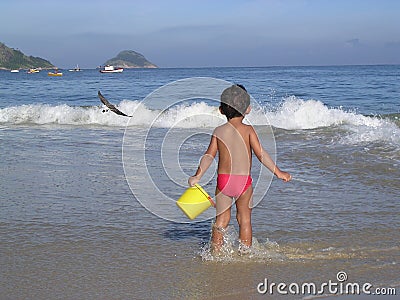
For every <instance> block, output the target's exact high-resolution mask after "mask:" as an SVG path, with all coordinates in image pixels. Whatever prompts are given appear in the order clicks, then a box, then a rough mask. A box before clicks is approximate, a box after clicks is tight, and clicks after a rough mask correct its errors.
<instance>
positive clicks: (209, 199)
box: [194, 184, 215, 207]
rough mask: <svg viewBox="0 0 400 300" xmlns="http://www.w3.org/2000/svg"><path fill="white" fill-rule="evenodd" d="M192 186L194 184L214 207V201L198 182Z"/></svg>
mask: <svg viewBox="0 0 400 300" xmlns="http://www.w3.org/2000/svg"><path fill="white" fill-rule="evenodd" d="M194 186H195V187H196V188H197V189H198V190H199V191H200V192H201V193H202V194H203V195H204V196H206V197H207V199H208V201H210V203H211V205H212V206H213V207H215V202H214V200H213V199H212V198H211V196H210V195H208V194H206V193H204V192H203V191H202V189H201V188H200V186H199V185H198V184H195V185H194Z"/></svg>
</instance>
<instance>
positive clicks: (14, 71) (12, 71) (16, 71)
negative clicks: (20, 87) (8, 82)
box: [11, 69, 19, 73]
mask: <svg viewBox="0 0 400 300" xmlns="http://www.w3.org/2000/svg"><path fill="white" fill-rule="evenodd" d="M11 73H19V70H17V69H15V70H11Z"/></svg>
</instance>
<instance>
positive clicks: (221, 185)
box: [217, 174, 253, 199]
mask: <svg viewBox="0 0 400 300" xmlns="http://www.w3.org/2000/svg"><path fill="white" fill-rule="evenodd" d="M252 182H253V179H252V178H251V176H250V175H235V174H218V177H217V187H218V189H219V190H220V191H221V192H222V193H223V194H224V195H226V196H229V197H234V198H236V199H237V198H239V197H240V196H241V195H242V194H243V193H244V192H245V191H247V189H248V188H249V186H251V183H252Z"/></svg>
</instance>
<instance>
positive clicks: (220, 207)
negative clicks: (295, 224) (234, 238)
mask: <svg viewBox="0 0 400 300" xmlns="http://www.w3.org/2000/svg"><path fill="white" fill-rule="evenodd" d="M219 110H220V112H221V113H222V114H223V115H225V116H226V118H227V120H228V121H227V122H226V123H225V124H223V125H221V126H219V127H217V128H216V129H215V130H214V132H213V135H212V137H211V141H210V144H209V146H208V149H207V151H206V152H205V154H204V156H203V157H202V158H201V160H200V164H199V167H198V169H197V172H196V174H195V175H194V176H192V177H190V178H189V180H188V183H189V185H190V186H193V185H195V184H196V183H198V182H199V180H200V179H201V177H202V176H203V175H204V173H205V172H206V171H207V169H208V167H209V166H210V165H211V163H212V161H213V160H214V158H215V156H216V154H217V152H218V177H217V187H216V191H215V195H216V209H217V217H216V220H215V224H214V226H213V228H212V236H211V250H212V251H213V252H218V251H219V250H220V248H221V246H222V244H223V241H224V232H225V229H226V227H227V226H228V224H229V221H230V218H231V209H230V208H231V205H232V199H233V198H234V199H235V200H236V210H237V214H236V219H237V222H238V224H239V254H245V253H248V252H249V251H250V247H251V244H252V227H251V210H252V206H253V205H252V196H253V187H252V178H251V176H250V170H251V157H252V152H254V154H255V155H256V156H257V158H258V159H259V160H260V162H261V163H262V164H263V165H264V166H266V167H267V168H268V169H269V170H270V171H271V172H273V173H274V174H275V175H276V176H277V177H278V178H280V179H283V180H284V181H289V180H291V176H290V174H289V173H286V172H283V171H281V170H280V169H279V168H278V167H277V166H276V165H275V163H274V162H273V160H272V159H271V158H270V156H269V155H268V153H267V152H266V151H265V150H264V149H263V147H262V146H261V144H260V141H259V139H258V137H257V134H256V132H255V130H254V128H253V127H252V126H250V125H245V124H243V119H244V116H245V115H246V114H248V113H249V112H250V96H249V94H248V93H247V91H246V89H245V88H244V87H243V86H241V85H233V86H231V87H229V88H227V89H225V90H224V91H223V92H222V94H221V105H220V107H219Z"/></svg>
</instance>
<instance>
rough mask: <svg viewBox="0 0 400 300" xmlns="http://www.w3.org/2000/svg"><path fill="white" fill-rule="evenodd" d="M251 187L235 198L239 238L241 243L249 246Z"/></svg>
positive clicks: (250, 238)
mask: <svg viewBox="0 0 400 300" xmlns="http://www.w3.org/2000/svg"><path fill="white" fill-rule="evenodd" d="M252 199H253V187H252V186H249V188H248V189H247V190H246V191H245V192H244V193H243V194H242V195H241V196H240V197H239V198H238V199H237V200H236V210H237V213H236V219H237V221H238V224H239V239H240V241H241V243H242V244H244V245H246V246H251V242H252V239H253V231H252V228H251V210H252V208H251V207H252V206H253V203H252Z"/></svg>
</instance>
